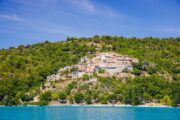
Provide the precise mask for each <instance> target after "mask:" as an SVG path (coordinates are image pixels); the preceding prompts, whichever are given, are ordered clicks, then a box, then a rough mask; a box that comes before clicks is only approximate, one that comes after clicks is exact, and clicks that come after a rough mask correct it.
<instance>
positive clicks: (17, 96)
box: [0, 36, 180, 105]
mask: <svg viewBox="0 0 180 120" xmlns="http://www.w3.org/2000/svg"><path fill="white" fill-rule="evenodd" d="M94 44H95V45H94ZM97 46H102V47H100V48H98V49H97V48H96V47H97ZM179 46H180V42H179V38H153V37H148V38H141V39H140V38H125V37H122V36H121V37H117V36H94V37H92V38H67V41H66V42H56V43H51V42H48V41H45V42H43V43H37V44H34V45H27V46H23V45H20V46H19V47H17V48H14V47H11V48H9V49H1V50H0V103H1V104H4V105H18V104H21V103H20V100H22V101H24V102H28V101H31V100H32V98H33V97H34V96H36V95H38V94H39V92H35V94H33V95H31V94H26V93H29V91H33V90H35V88H38V87H40V86H41V85H42V84H43V83H44V82H45V80H46V77H47V76H48V75H51V74H53V73H55V72H56V71H57V70H58V69H59V68H60V67H64V66H67V65H72V64H76V63H78V61H79V59H80V58H81V57H83V56H85V55H87V54H88V53H90V54H92V53H95V52H105V51H108V52H109V51H113V52H116V53H119V54H125V55H128V56H132V57H135V58H137V59H138V60H139V61H140V62H139V63H134V64H133V66H134V70H133V73H134V74H135V75H136V78H135V80H126V82H125V83H122V82H120V80H116V79H111V78H98V80H99V82H100V83H101V84H100V85H99V86H98V87H100V89H98V91H97V93H98V94H105V93H108V92H112V93H113V94H116V95H117V97H118V95H119V96H120V97H119V98H120V99H121V101H122V102H125V103H130V104H140V103H141V102H142V101H143V100H145V99H158V100H159V99H162V98H163V97H164V96H165V95H168V96H170V98H171V101H173V104H174V105H176V104H179V103H180V97H179V96H180V92H179V91H180V87H179V86H180V84H179V81H180V72H179V70H180V69H179V66H180V64H179V60H180V56H179V54H180V47H179ZM143 61H148V62H143ZM146 63H147V64H146ZM151 63H153V64H155V66H153V65H151ZM75 70H76V69H74V70H73V71H75ZM142 71H146V72H147V73H149V74H150V75H151V76H150V77H141V73H142ZM66 72H69V71H66ZM66 74H67V73H66ZM166 74H168V75H169V77H163V78H162V77H160V76H166ZM155 75H159V76H155ZM95 76H96V77H97V75H95ZM137 76H140V77H137ZM170 78H172V82H167V81H169V79H170ZM86 79H87V78H86ZM76 86H77V83H70V84H69V85H68V86H67V87H66V88H65V89H64V91H65V94H66V95H67V96H69V95H70V94H71V92H72V89H75V88H76ZM166 89H168V91H167V90H166ZM20 92H22V93H20ZM46 94H47V93H46ZM46 94H45V95H40V96H41V97H40V98H42V100H44V99H45V100H47V101H49V100H51V95H49V96H50V97H47V95H46ZM44 96H46V97H44ZM92 98H96V99H98V98H99V95H93V94H92ZM105 98H106V97H105ZM105 98H103V99H104V103H106V102H105V101H107V100H106V99H105ZM117 99H118V98H117ZM44 103H45V102H44Z"/></svg>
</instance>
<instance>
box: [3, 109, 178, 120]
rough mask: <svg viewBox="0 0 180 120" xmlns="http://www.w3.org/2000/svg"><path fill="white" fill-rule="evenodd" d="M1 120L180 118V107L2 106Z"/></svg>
mask: <svg viewBox="0 0 180 120" xmlns="http://www.w3.org/2000/svg"><path fill="white" fill-rule="evenodd" d="M0 120H180V109H179V108H142V107H0Z"/></svg>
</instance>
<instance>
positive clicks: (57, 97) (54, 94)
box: [51, 93, 59, 100]
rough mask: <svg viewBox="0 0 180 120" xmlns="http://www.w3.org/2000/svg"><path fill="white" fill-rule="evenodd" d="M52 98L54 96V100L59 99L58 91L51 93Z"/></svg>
mask: <svg viewBox="0 0 180 120" xmlns="http://www.w3.org/2000/svg"><path fill="white" fill-rule="evenodd" d="M51 98H52V100H58V99H59V95H58V94H57V93H52V94H51Z"/></svg>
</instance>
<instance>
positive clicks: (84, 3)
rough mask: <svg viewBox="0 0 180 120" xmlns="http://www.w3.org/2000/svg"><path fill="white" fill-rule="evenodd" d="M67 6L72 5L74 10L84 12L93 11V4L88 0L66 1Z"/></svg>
mask: <svg viewBox="0 0 180 120" xmlns="http://www.w3.org/2000/svg"><path fill="white" fill-rule="evenodd" d="M66 2H68V3H69V4H71V5H73V6H74V7H75V8H78V9H81V10H85V11H88V12H94V11H95V9H96V8H95V4H93V3H92V2H90V1H89V0H66Z"/></svg>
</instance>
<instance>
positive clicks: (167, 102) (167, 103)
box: [160, 95, 172, 106]
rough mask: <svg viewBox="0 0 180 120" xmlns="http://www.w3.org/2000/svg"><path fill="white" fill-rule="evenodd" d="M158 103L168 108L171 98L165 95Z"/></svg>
mask: <svg viewBox="0 0 180 120" xmlns="http://www.w3.org/2000/svg"><path fill="white" fill-rule="evenodd" d="M160 102H161V103H163V104H164V105H168V106H170V105H171V104H172V102H171V98H170V97H169V96H168V95H165V96H164V97H163V98H162V99H161V101H160Z"/></svg>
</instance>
